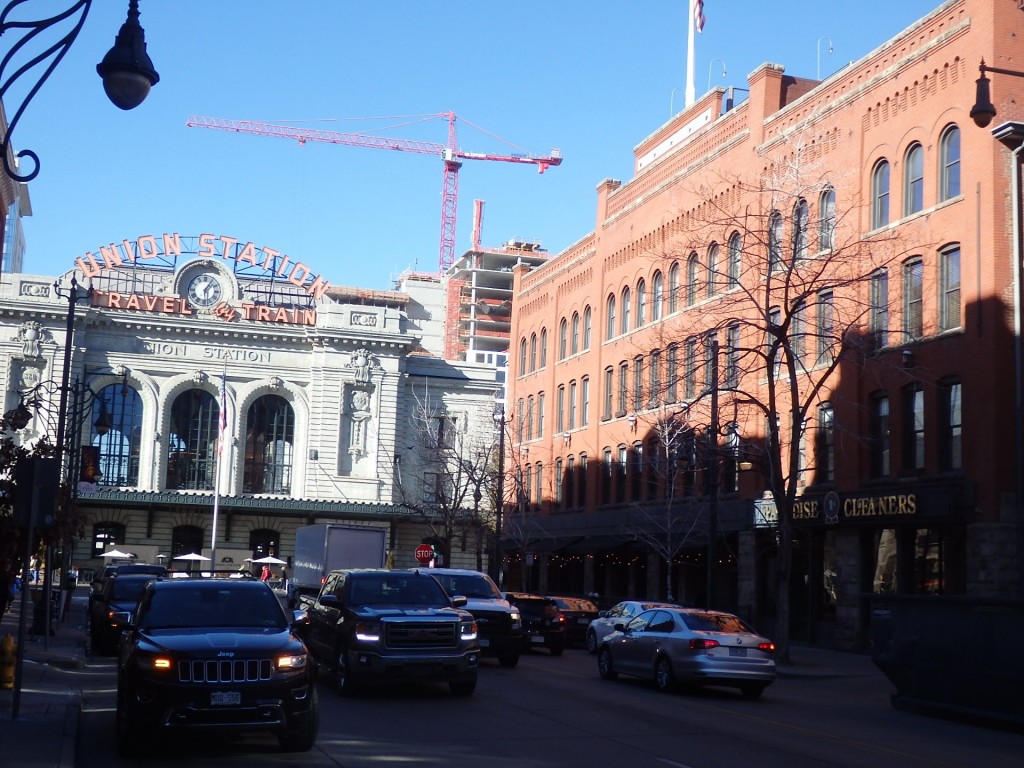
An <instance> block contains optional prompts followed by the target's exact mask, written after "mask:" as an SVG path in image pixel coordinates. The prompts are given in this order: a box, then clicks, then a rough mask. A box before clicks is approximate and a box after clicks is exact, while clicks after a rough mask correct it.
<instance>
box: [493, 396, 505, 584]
mask: <svg viewBox="0 0 1024 768" xmlns="http://www.w3.org/2000/svg"><path fill="white" fill-rule="evenodd" d="M491 418H492V419H493V420H494V428H495V429H496V430H497V431H498V478H497V479H498V488H497V494H496V503H495V505H494V555H493V557H492V558H491V578H492V579H494V583H495V584H499V583H500V581H501V529H502V515H503V513H504V511H505V424H506V423H507V422H506V421H505V404H504V403H502V402H497V403H495V404H494V412H493V413H492V414H491Z"/></svg>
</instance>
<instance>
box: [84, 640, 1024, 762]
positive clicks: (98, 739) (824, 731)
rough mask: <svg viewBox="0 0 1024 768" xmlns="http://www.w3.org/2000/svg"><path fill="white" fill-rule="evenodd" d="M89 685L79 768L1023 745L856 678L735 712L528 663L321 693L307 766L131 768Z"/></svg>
mask: <svg viewBox="0 0 1024 768" xmlns="http://www.w3.org/2000/svg"><path fill="white" fill-rule="evenodd" d="M89 671H90V672H91V673H92V674H90V675H88V676H87V678H86V679H87V680H88V681H89V682H88V686H89V687H87V688H86V689H85V690H84V692H83V710H82V716H81V720H80V723H79V740H78V750H77V759H78V762H77V765H78V768H113V767H115V766H140V767H142V768H149V767H150V766H168V765H171V764H173V765H174V766H176V767H180V766H196V767H197V768H200V767H201V768H207V766H212V765H216V766H218V768H221V767H223V768H234V767H235V766H239V767H241V766H245V768H254V766H255V767H258V766H292V765H294V766H304V768H322V767H324V768H326V767H327V766H344V767H345V768H381V766H427V767H433V766H453V767H455V766H457V767H458V768H467V766H475V765H487V766H489V767H494V768H512V767H513V766H515V768H542V767H543V768H547V767H548V766H550V767H551V768H555V767H556V766H557V767H558V768H572V767H574V766H580V767H581V768H583V767H586V768H601V767H603V766H624V767H628V768H647V767H649V768H666V767H668V768H729V767H731V766H744V767H746V766H754V767H756V768H809V767H810V766H815V767H816V768H818V767H821V766H829V767H831V766H835V767H836V768H861V767H868V768H925V767H928V768H937V767H943V768H973V766H984V767H985V768H1003V767H1004V766H1005V768H1011V767H1012V768H1020V766H1021V765H1024V757H1022V755H1024V735H1022V734H1020V733H1011V732H1006V731H1001V730H995V729H990V728H985V727H981V726H976V725H970V724H965V723H959V722H955V721H949V720H942V719H935V718H929V717H925V716H922V715H918V714H913V713H909V712H903V711H900V710H896V709H893V708H892V707H891V706H890V704H889V694H890V692H891V690H892V689H891V686H890V684H889V683H888V681H887V680H886V679H885V678H884V677H883V676H882V675H881V673H878V672H876V671H875V670H874V668H873V667H871V666H870V665H865V667H864V670H863V673H857V674H846V675H844V676H827V675H819V676H815V677H799V678H790V677H785V678H780V679H779V680H777V681H776V683H775V684H774V685H773V686H771V687H770V688H768V690H767V691H766V692H765V694H764V696H763V698H761V699H759V700H756V701H748V700H745V699H743V698H742V697H741V696H740V695H739V693H738V692H736V691H732V690H729V689H709V690H706V691H701V692H697V693H681V694H679V693H676V694H663V693H659V692H658V691H657V690H656V689H655V688H654V687H653V685H652V684H650V683H648V682H646V681H640V680H631V679H628V678H620V679H619V680H617V681H614V682H610V681H603V680H600V679H599V678H598V676H597V669H596V662H595V659H594V657H592V656H590V655H588V654H587V653H586V652H585V651H582V650H568V651H566V653H565V654H564V655H563V656H561V657H558V658H556V657H551V656H548V655H547V653H546V652H543V651H538V652H535V653H532V654H528V655H525V656H524V657H523V658H522V660H521V661H520V664H519V666H518V667H517V668H515V669H502V668H500V667H499V666H498V665H497V663H496V662H495V661H493V660H485V661H484V667H483V669H481V673H480V681H479V684H478V687H477V690H476V693H475V694H474V695H473V696H471V697H468V698H459V697H455V696H452V695H451V694H450V693H449V692H448V689H447V686H442V685H422V686H408V687H401V688H398V689H395V688H389V689H379V690H374V691H371V692H369V693H367V694H364V695H362V696H360V697H358V698H354V699H345V698H341V697H339V696H338V695H337V694H336V693H335V692H334V691H333V690H332V689H331V688H330V686H329V685H328V683H327V681H326V680H321V682H320V704H321V710H320V714H321V717H320V738H319V740H318V743H317V745H316V747H314V749H313V750H312V751H311V752H309V753H306V754H282V753H280V752H279V751H278V748H277V742H276V740H274V739H273V738H269V737H265V736H261V735H249V736H240V737H230V738H224V737H222V736H221V737H214V736H203V737H200V736H196V737H193V736H191V735H189V736H181V735H179V736H177V737H175V738H174V739H172V740H167V741H161V742H160V743H158V744H155V745H154V749H153V751H152V753H151V754H150V755H149V756H147V757H145V758H143V759H141V760H120V759H119V758H118V757H117V754H116V750H115V748H114V726H113V718H114V688H115V673H114V664H113V661H112V660H107V659H98V658H91V659H90V663H89Z"/></svg>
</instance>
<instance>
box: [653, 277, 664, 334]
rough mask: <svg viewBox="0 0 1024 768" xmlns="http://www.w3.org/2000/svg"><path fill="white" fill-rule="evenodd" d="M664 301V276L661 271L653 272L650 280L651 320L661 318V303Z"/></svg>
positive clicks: (655, 320)
mask: <svg viewBox="0 0 1024 768" xmlns="http://www.w3.org/2000/svg"><path fill="white" fill-rule="evenodd" d="M664 301H665V278H664V277H663V276H662V274H661V272H655V273H654V278H653V279H652V280H651V320H652V321H654V322H657V321H658V320H661V310H662V303H663V302H664Z"/></svg>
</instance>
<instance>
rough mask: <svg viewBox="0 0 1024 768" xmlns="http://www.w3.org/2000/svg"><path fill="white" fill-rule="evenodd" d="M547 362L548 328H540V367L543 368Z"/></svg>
mask: <svg viewBox="0 0 1024 768" xmlns="http://www.w3.org/2000/svg"><path fill="white" fill-rule="evenodd" d="M547 364H548V329H547V328H541V329H540V367H541V368H545V367H547Z"/></svg>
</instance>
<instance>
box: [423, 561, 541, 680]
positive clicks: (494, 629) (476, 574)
mask: <svg viewBox="0 0 1024 768" xmlns="http://www.w3.org/2000/svg"><path fill="white" fill-rule="evenodd" d="M413 570H419V571H422V572H423V573H427V574H430V575H431V576H433V577H434V578H435V579H437V580H438V582H440V584H441V586H442V587H444V590H445V592H447V593H448V594H449V595H463V596H464V597H465V598H466V610H467V611H469V612H470V613H472V614H473V618H475V619H476V623H477V627H478V629H479V632H480V651H481V653H482V654H483V655H484V656H496V657H497V659H498V663H499V664H501V666H503V667H514V666H515V665H516V664H518V663H519V654H520V651H521V649H522V644H523V622H522V616H521V615H520V613H519V609H518V608H516V606H514V605H512V604H511V603H509V601H508V600H506V599H505V598H504V596H502V594H501V592H500V591H499V589H498V587H497V586H496V585H495V583H494V581H493V580H492V579H491V577H490V576H488V575H487V574H486V573H482V572H480V571H474V570H470V569H468V568H416V569H413Z"/></svg>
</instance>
